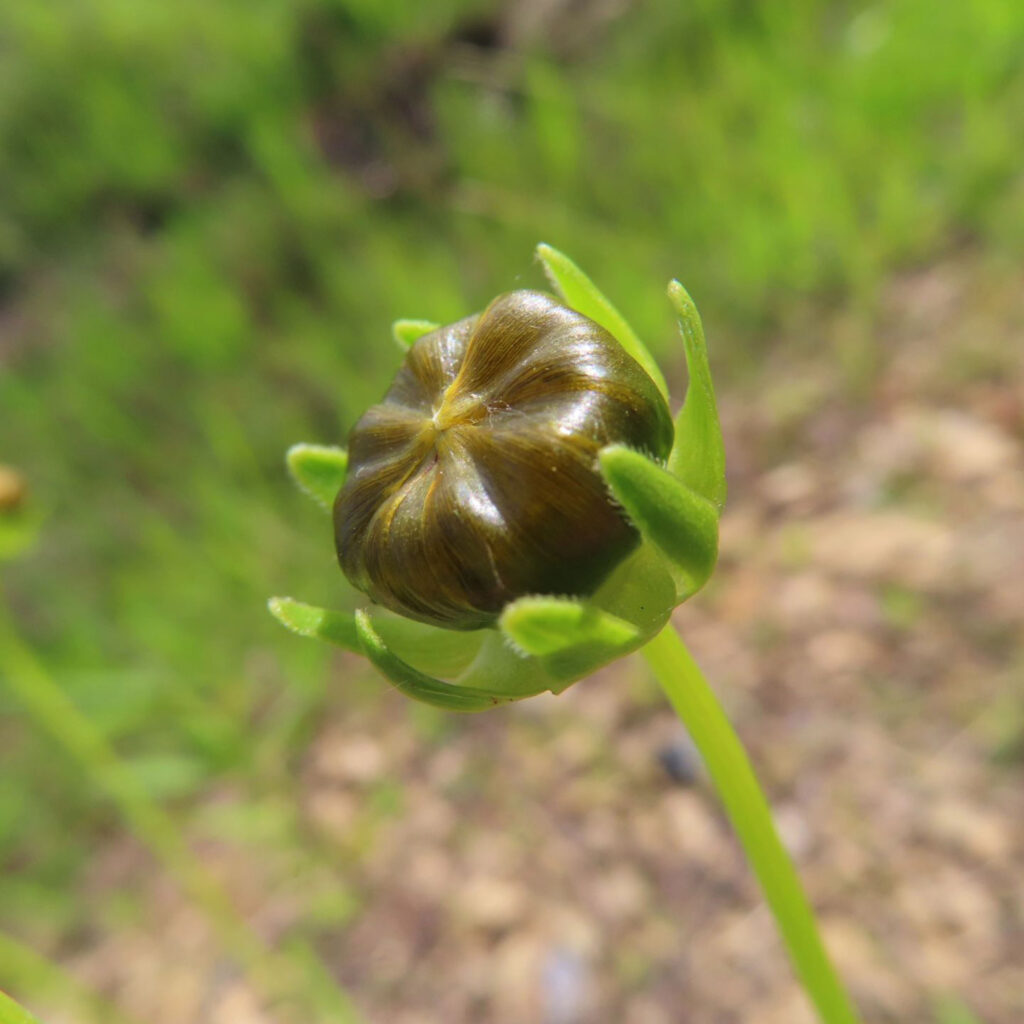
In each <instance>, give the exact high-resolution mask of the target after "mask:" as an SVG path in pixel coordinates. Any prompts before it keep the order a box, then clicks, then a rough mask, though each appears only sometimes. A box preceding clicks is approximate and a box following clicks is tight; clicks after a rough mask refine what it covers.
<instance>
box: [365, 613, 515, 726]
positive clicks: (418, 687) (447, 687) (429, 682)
mask: <svg viewBox="0 0 1024 1024" xmlns="http://www.w3.org/2000/svg"><path fill="white" fill-rule="evenodd" d="M355 625H356V632H357V634H358V636H359V643H360V646H361V647H362V651H363V654H365V655H366V657H367V658H368V659H369V661H370V663H371V664H372V665H373V666H374V668H376V669H377V671H378V672H380V673H381V674H382V675H383V676H385V677H386V678H387V679H389V680H390V681H391V683H392V684H393V685H394V687H395V688H396V689H398V690H401V692H402V693H404V694H405V695H406V696H407V697H412V698H413V699H414V700H418V701H422V702H423V703H424V704H431V705H433V706H434V707H436V708H443V709H445V710H446V711H484V710H486V709H487V708H491V707H494V705H495V704H500V703H502V702H503V701H504V700H507V699H508V698H502V697H496V696H490V695H488V694H486V693H484V692H482V691H480V690H474V689H470V688H469V687H465V686H456V685H454V684H452V683H446V682H443V681H442V680H440V679H435V678H434V677H433V676H428V675H426V673H424V672H420V671H419V670H418V669H415V668H413V667H412V665H410V664H409V663H408V662H406V661H403V660H402V659H401V658H399V657H398V655H397V654H395V653H394V652H393V651H392V650H391V648H389V647H388V646H387V644H385V643H384V640H383V639H382V638H381V636H380V634H379V633H378V632H377V631H376V630H375V629H374V628H373V622H372V621H371V619H370V616H369V615H367V614H366V612H364V611H357V612H356V614H355Z"/></svg>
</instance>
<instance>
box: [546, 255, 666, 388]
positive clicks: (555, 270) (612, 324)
mask: <svg viewBox="0 0 1024 1024" xmlns="http://www.w3.org/2000/svg"><path fill="white" fill-rule="evenodd" d="M537 257H538V259H539V260H540V262H541V265H542V266H543V267H544V273H545V274H546V275H547V278H548V280H549V281H550V282H551V286H552V287H553V288H554V289H555V290H556V291H557V292H558V294H559V295H561V297H562V298H563V299H565V301H566V304H567V305H569V306H571V307H572V308H573V309H575V310H576V312H577V313H582V314H583V315H584V316H586V317H590V319H591V320H593V321H594V322H595V323H598V324H600V325H601V326H602V327H603V328H604V329H605V330H606V331H608V332H609V333H610V334H611V335H612V336H613V337H614V338H615V339H616V340H617V341H618V343H619V344H620V345H621V346H622V347H623V348H624V349H625V350H626V351H627V352H628V353H629V354H630V355H631V356H632V357H633V358H634V359H635V360H636V361H637V362H638V363H639V364H640V365H641V366H642V367H643V368H644V370H645V371H646V373H647V376H648V377H650V378H651V380H653V381H654V383H655V384H657V385H658V390H660V391H661V393H662V395H664V396H665V398H666V399H667V398H668V385H667V384H666V383H665V375H664V374H663V373H662V372H661V368H660V367H659V366H658V364H657V363H656V362H655V361H654V357H653V356H652V355H651V353H650V352H648V351H647V346H646V345H644V343H643V342H642V341H641V340H640V338H639V337H638V336H637V334H636V332H635V331H634V330H633V328H632V327H630V326H629V324H628V323H627V322H626V319H625V318H624V317H623V315H622V314H621V313H620V312H619V311H618V310H617V309H616V308H615V307H614V306H613V305H612V304H611V303H610V302H609V301H608V299H607V298H606V297H605V295H604V293H603V292H602V291H601V290H600V289H599V288H598V287H597V285H596V284H594V282H593V281H591V280H590V278H589V277H587V275H586V274H584V273H583V271H582V270H580V268H579V267H577V266H576V264H575V263H573V261H572V260H571V259H569V257H568V256H566V255H565V253H563V252H559V251H558V250H557V249H553V248H552V247H551V246H550V245H545V244H543V243H541V244H540V245H538V246H537Z"/></svg>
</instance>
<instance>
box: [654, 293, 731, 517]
mask: <svg viewBox="0 0 1024 1024" xmlns="http://www.w3.org/2000/svg"><path fill="white" fill-rule="evenodd" d="M668 297H669V299H670V301H671V302H672V305H673V307H674V308H675V311H676V315H677V316H678V317H679V330H680V332H681V333H682V336H683V347H684V349H685V350H686V368H687V370H688V371H689V374H690V382H689V385H688V387H687V389H686V401H685V402H683V408H682V410H681V411H680V413H679V415H678V416H677V417H676V440H675V445H674V446H673V448H672V454H671V455H670V456H669V460H668V465H669V469H671V470H672V472H673V473H675V475H676V476H677V477H679V479H680V480H682V481H683V483H684V484H686V485H687V486H688V487H691V488H693V490H695V491H696V492H697V493H698V494H702V495H703V496H704V497H705V498H707V499H708V501H710V502H712V503H713V504H714V505H715V506H716V507H717V508H721V507H722V506H723V505H724V504H725V444H724V442H723V440H722V427H721V424H720V423H719V421H718V405H717V403H716V401H715V387H714V384H713V383H712V381H711V368H710V366H709V365H708V346H707V341H706V340H705V338H704V325H703V324H702V323H701V319H700V313H698V312H697V307H696V306H695V305H694V303H693V299H691V298H690V294H689V292H687V290H686V289H685V288H684V287H683V286H682V285H681V284H680V283H679V282H678V281H671V282H670V283H669V286H668Z"/></svg>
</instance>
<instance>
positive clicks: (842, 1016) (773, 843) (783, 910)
mask: <svg viewBox="0 0 1024 1024" xmlns="http://www.w3.org/2000/svg"><path fill="white" fill-rule="evenodd" d="M644 656H645V657H646V658H647V661H648V664H649V665H650V666H651V669H652V670H653V672H654V675H655V676H656V677H657V679H658V682H659V683H660V684H661V687H662V689H663V690H664V691H665V694H666V696H667V697H668V699H669V701H670V702H671V704H672V707H673V708H675V710H676V713H677V714H678V715H679V717H680V719H682V722H683V724H684V725H685V726H686V728H687V730H688V731H689V733H690V736H691V737H692V738H693V742H694V743H695V744H696V745H697V749H698V750H699V751H700V754H701V757H702V758H703V759H704V765H705V767H706V768H707V770H708V774H709V775H710V776H711V780H712V782H713V783H714V785H715V788H716V789H717V790H718V795H719V797H720V799H721V801H722V803H723V804H724V806H725V810H726V813H727V814H728V816H729V820H730V821H731V822H732V826H733V828H734V829H735V830H736V834H737V835H738V836H739V838H740V842H741V843H742V844H743V849H744V850H745V851H746V854H747V858H748V860H749V861H750V866H751V867H752V868H753V870H754V874H755V875H756V876H757V879H758V881H759V882H760V883H761V889H762V890H763V892H764V895H765V898H766V899H767V900H768V905H769V906H770V907H771V909H772V913H773V914H774V915H775V920H776V922H777V924H778V927H779V931H780V932H781V934H782V939H783V942H784V943H785V945H786V948H787V950H788V951H789V955H790V958H791V960H792V961H793V966H794V967H795V968H796V972H797V975H798V976H799V978H800V980H801V981H802V983H803V986H804V989H805V990H806V992H807V994H808V996H809V997H810V999H811V1001H812V1002H813V1003H814V1005H815V1007H816V1008H817V1011H818V1016H819V1017H820V1018H821V1020H822V1021H823V1022H824V1024H858V1022H859V1017H858V1016H857V1011H856V1010H855V1009H854V1006H853V1002H852V1001H851V999H850V997H849V995H847V993H846V990H845V989H844V988H843V985H842V982H841V981H840V980H839V977H838V975H837V974H836V972H835V968H834V967H833V966H832V963H831V961H830V960H829V957H828V953H827V952H826V951H825V946H824V944H823V942H822V941H821V936H820V935H819V933H818V925H817V922H816V921H815V919H814V911H813V910H811V906H810V904H809V903H808V902H807V896H806V895H805V893H804V890H803V886H802V885H801V884H800V879H799V877H798V876H797V873H796V868H795V867H794V866H793V862H792V860H791V859H790V857H789V854H788V853H787V852H786V849H785V847H784V846H783V845H782V843H781V841H780V840H779V836H778V833H777V832H776V831H775V825H774V823H773V821H772V815H771V810H770V809H769V807H768V802H767V800H766V799H765V796H764V793H763V792H762V790H761V786H760V784H759V783H758V781H757V777H756V776H755V775H754V770H753V768H752V767H751V765H750V760H749V758H748V757H747V754H746V751H745V750H744V749H743V745H742V743H740V740H739V737H737V735H736V732H735V731H734V729H733V727H732V725H731V724H730V723H729V719H728V718H726V716H725V712H724V711H723V710H722V707H721V705H720V704H719V703H718V699H717V698H716V697H715V694H714V691H713V690H712V689H711V687H710V686H709V685H708V683H707V680H706V679H705V678H704V675H703V673H702V672H701V670H700V668H699V666H698V665H697V663H696V662H695V661H694V660H693V657H692V656H691V655H690V652H689V651H688V650H687V649H686V647H685V646H684V645H683V642H682V640H680V638H679V635H678V634H677V633H676V631H675V630H674V629H673V628H672V625H671V623H670V624H669V625H667V626H666V627H665V628H664V629H663V630H662V631H661V632H660V633H659V634H658V635H657V636H656V637H655V638H654V639H653V640H651V641H650V642H649V643H648V644H647V646H646V647H645V648H644Z"/></svg>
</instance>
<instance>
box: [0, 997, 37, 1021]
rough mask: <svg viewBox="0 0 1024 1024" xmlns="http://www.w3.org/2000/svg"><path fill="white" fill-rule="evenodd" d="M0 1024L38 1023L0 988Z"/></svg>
mask: <svg viewBox="0 0 1024 1024" xmlns="http://www.w3.org/2000/svg"><path fill="white" fill-rule="evenodd" d="M0 1024H39V1021H38V1020H37V1019H36V1018H35V1017H33V1016H32V1014H31V1013H29V1012H28V1010H26V1009H25V1008H24V1007H23V1006H19V1005H18V1004H17V1003H16V1002H15V1001H14V1000H13V999H11V997H10V996H6V995H4V993H3V990H2V989H0Z"/></svg>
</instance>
